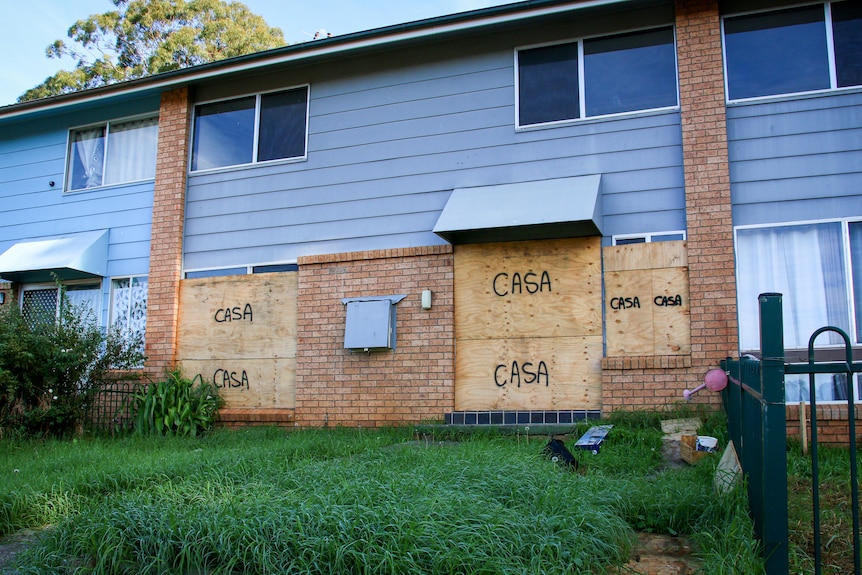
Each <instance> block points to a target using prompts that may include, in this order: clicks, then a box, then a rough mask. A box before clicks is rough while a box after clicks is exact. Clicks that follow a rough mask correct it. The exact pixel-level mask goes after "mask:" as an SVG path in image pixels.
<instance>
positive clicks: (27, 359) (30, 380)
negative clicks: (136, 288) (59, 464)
mask: <svg viewBox="0 0 862 575" xmlns="http://www.w3.org/2000/svg"><path fill="white" fill-rule="evenodd" d="M142 349H143V346H142V342H141V340H140V339H139V338H138V339H135V340H129V339H127V338H124V337H123V336H122V335H121V334H120V332H119V331H118V330H116V329H113V328H111V329H108V330H105V329H103V328H101V327H100V326H99V324H98V321H97V320H96V316H95V314H94V313H93V312H92V310H90V309H89V308H87V307H86V306H84V305H75V304H73V303H71V302H70V301H69V300H68V298H66V296H65V294H63V293H62V292H61V299H60V312H59V315H58V316H55V315H54V314H53V313H49V314H41V315H28V316H26V317H25V316H24V315H23V314H22V313H21V311H20V310H19V309H18V307H17V306H4V307H3V308H0V432H2V431H3V430H9V431H14V432H17V433H21V434H22V435H27V436H46V435H52V436H65V435H68V434H70V433H73V432H77V431H79V430H80V429H81V427H82V424H83V418H84V413H85V410H86V407H87V406H88V405H89V404H90V403H91V402H92V401H93V399H94V398H95V395H96V394H97V393H98V391H99V389H100V387H101V385H102V383H103V382H104V380H105V376H106V375H107V373H108V372H109V371H112V370H129V369H132V368H134V367H136V366H139V365H141V364H142V363H143V361H144V356H143V353H142Z"/></svg>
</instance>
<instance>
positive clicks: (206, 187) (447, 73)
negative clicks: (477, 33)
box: [184, 34, 685, 270]
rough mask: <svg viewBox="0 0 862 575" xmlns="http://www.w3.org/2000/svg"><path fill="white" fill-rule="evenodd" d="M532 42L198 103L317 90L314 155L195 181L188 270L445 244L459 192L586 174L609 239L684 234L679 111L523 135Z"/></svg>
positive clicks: (306, 74)
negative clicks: (522, 100) (598, 184)
mask: <svg viewBox="0 0 862 575" xmlns="http://www.w3.org/2000/svg"><path fill="white" fill-rule="evenodd" d="M523 41H524V40H522V39H521V36H519V35H517V34H515V35H510V36H508V37H507V36H503V35H496V36H495V37H494V38H493V39H492V40H487V43H488V44H489V45H488V46H486V47H483V44H481V43H477V42H474V41H471V49H470V50H465V51H464V52H465V53H466V54H467V55H460V54H458V51H456V50H453V49H452V47H451V46H449V45H447V46H445V47H438V48H433V47H431V48H429V47H426V48H423V51H422V53H421V54H418V53H416V52H412V51H409V50H408V51H405V53H404V55H403V57H401V58H393V57H392V56H391V55H390V56H389V57H388V58H382V59H379V58H375V59H368V60H365V59H362V60H359V59H357V61H356V62H353V63H352V66H351V67H350V71H349V73H346V74H345V73H344V72H345V68H344V66H343V65H335V64H333V65H331V68H332V69H330V68H329V67H327V66H326V65H320V66H316V67H314V68H307V69H300V70H298V71H291V72H290V73H289V74H288V73H285V74H284V75H270V76H269V77H267V78H262V79H259V80H257V82H258V83H257V85H256V84H255V83H254V81H251V82H249V81H244V82H241V83H237V84H235V85H234V86H233V88H232V89H231V87H230V86H228V85H224V84H223V85H221V86H218V87H217V89H216V88H211V89H210V90H209V91H200V92H199V93H198V98H199V100H200V101H206V100H209V99H213V98H217V97H225V96H227V95H229V94H231V93H233V94H234V95H240V94H243V93H248V92H249V91H250V90H268V89H274V88H278V87H279V85H274V84H273V80H272V78H273V77H274V76H275V77H278V78H280V82H281V86H280V87H289V86H292V85H299V84H303V83H306V82H307V83H310V85H311V89H310V119H309V137H308V159H307V160H306V161H301V162H295V163H275V164H268V165H266V164H265V165H258V166H253V167H250V166H244V167H237V168H233V169H227V170H222V171H218V172H209V173H206V172H202V173H194V174H191V176H190V178H189V190H188V197H187V207H186V218H187V222H186V229H185V262H184V264H185V268H186V269H187V270H194V269H206V268H220V267H225V268H227V267H235V266H243V265H253V264H258V263H268V262H280V261H293V260H295V259H296V258H297V257H299V256H302V255H307V254H318V253H333V252H348V251H359V250H370V249H383V248H398V247H410V246H419V245H434V244H440V243H443V240H442V239H441V238H439V237H438V236H436V235H435V234H433V233H432V232H431V229H432V228H433V227H434V224H435V222H436V221H437V218H438V217H439V214H440V211H441V210H442V208H443V206H444V205H445V203H446V200H447V199H448V196H449V194H450V193H451V190H452V189H454V188H465V187H475V186H488V185H496V184H507V183H516V182H525V181H537V180H545V179H554V178H564V177H571V176H581V175H591V174H602V192H603V195H604V197H603V206H604V209H603V211H604V229H603V232H604V234H605V235H612V234H622V233H636V232H650V231H662V230H679V229H684V228H685V210H684V197H683V177H682V149H681V135H680V125H679V124H680V119H679V114H678V113H677V112H676V111H670V112H660V113H651V114H650V113H647V114H634V115H627V116H618V117H614V118H606V119H596V120H590V121H586V122H580V123H573V124H570V125H566V126H558V127H554V128H543V129H533V130H525V131H521V132H516V131H515V128H514V123H515V88H514V48H515V47H516V46H518V45H521V44H520V43H521V42H523ZM545 41H547V39H545ZM434 50H436V51H437V52H434ZM414 61H415V62H417V63H416V64H415V65H409V66H408V65H407V64H408V63H412V62H414ZM381 62H382V63H381ZM250 86H254V87H253V88H252V87H250ZM216 90H217V91H216ZM572 201H577V199H576V198H573V199H572Z"/></svg>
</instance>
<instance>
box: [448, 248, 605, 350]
mask: <svg viewBox="0 0 862 575" xmlns="http://www.w3.org/2000/svg"><path fill="white" fill-rule="evenodd" d="M600 246H601V240H600V239H599V238H571V239H563V240H546V241H527V242H504V243H493V244H475V245H465V246H456V248H455V337H456V339H457V340H459V341H461V340H465V339H500V338H510V337H513V338H524V337H561V336H563V337H571V336H576V335H577V336H586V335H599V334H601V265H600Z"/></svg>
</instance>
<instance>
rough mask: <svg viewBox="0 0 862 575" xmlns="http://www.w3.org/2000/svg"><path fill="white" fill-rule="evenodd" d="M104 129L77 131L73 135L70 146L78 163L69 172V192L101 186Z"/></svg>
mask: <svg viewBox="0 0 862 575" xmlns="http://www.w3.org/2000/svg"><path fill="white" fill-rule="evenodd" d="M104 136H105V129H104V128H102V127H99V128H93V129H91V130H79V131H77V132H75V134H74V140H73V144H72V146H73V147H74V150H75V155H76V156H77V159H78V161H79V162H80V164H81V165H80V170H81V171H78V169H77V168H78V166H77V165H74V163H73V166H72V169H70V170H69V185H68V188H69V189H70V190H77V189H81V188H93V187H96V186H101V185H102V170H103V168H104V151H105V137H104Z"/></svg>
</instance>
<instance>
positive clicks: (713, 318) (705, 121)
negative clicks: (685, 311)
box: [602, 0, 738, 412]
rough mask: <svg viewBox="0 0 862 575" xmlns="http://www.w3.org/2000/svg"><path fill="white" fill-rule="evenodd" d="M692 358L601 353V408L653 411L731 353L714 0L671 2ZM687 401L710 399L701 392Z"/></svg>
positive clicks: (731, 294)
mask: <svg viewBox="0 0 862 575" xmlns="http://www.w3.org/2000/svg"><path fill="white" fill-rule="evenodd" d="M676 34H677V61H678V63H679V98H680V114H681V116H682V150H683V171H684V178H685V208H686V220H687V221H686V226H687V237H688V269H689V303H690V310H691V316H690V319H691V356H690V357H681V356H680V357H673V356H672V357H661V356H660V357H646V358H604V359H603V360H602V410H603V411H606V412H609V411H615V410H636V409H655V408H661V407H663V406H669V405H674V404H675V403H677V402H679V401H682V392H683V390H684V389H686V388H688V389H693V388H694V387H696V386H697V385H699V384H700V383H702V381H703V375H704V374H705V373H706V371H707V370H708V369H709V368H710V367H717V366H718V362H719V361H720V360H721V359H724V358H725V357H727V356H729V355H733V356H735V355H736V353H737V347H738V346H737V339H738V337H737V320H736V279H735V270H734V259H733V222H732V220H731V201H730V172H729V169H728V156H727V123H726V119H725V102H724V71H723V67H722V55H721V21H720V18H719V12H718V1H717V0H676ZM694 401H696V402H699V403H703V402H705V403H711V404H714V405H717V404H718V403H719V402H720V396H719V395H718V394H716V393H708V392H703V393H699V394H698V395H696V396H695V399H694Z"/></svg>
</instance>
